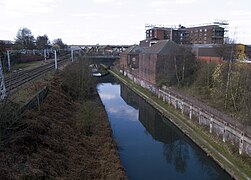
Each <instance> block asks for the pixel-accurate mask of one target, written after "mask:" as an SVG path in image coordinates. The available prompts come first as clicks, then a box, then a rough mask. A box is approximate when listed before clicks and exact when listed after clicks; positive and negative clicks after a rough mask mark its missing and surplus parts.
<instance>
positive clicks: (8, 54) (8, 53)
mask: <svg viewBox="0 0 251 180" xmlns="http://www.w3.org/2000/svg"><path fill="white" fill-rule="evenodd" d="M7 58H8V71H10V50H7Z"/></svg>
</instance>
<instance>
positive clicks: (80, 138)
mask: <svg viewBox="0 0 251 180" xmlns="http://www.w3.org/2000/svg"><path fill="white" fill-rule="evenodd" d="M61 85H62V81H61V78H60V76H59V75H57V76H56V77H55V78H54V79H53V80H52V82H51V83H50V86H49V93H48V96H47V97H46V99H45V100H44V101H43V102H42V104H41V106H40V108H39V110H37V109H32V110H29V111H28V112H26V113H25V114H24V115H23V116H22V118H21V119H20V120H19V121H18V123H17V124H16V125H15V126H13V128H12V129H8V131H7V134H6V136H5V138H4V139H3V142H2V146H1V151H0V172H1V173H0V179H125V172H124V169H123V167H122V166H121V163H120V159H119V155H118V152H117V147H116V144H115V141H114V140H113V138H112V131H111V128H110V125H109V121H108V118H107V115H106V112H105V109H104V107H103V105H102V102H101V100H100V98H99V96H98V95H97V93H94V94H93V95H92V96H91V97H90V98H89V99H88V101H89V102H91V104H92V105H93V106H94V107H92V109H94V111H92V112H93V113H95V114H96V115H94V114H93V116H92V114H89V115H90V116H89V119H88V120H86V119H83V118H86V117H85V116H82V114H86V108H85V107H84V105H83V104H84V103H83V104H80V103H78V102H76V101H73V100H72V98H71V97H70V96H68V95H67V94H66V93H65V92H64V90H63V89H62V86H61ZM87 109H88V108H87ZM92 117H96V119H95V123H91V124H92V126H91V133H87V132H86V131H87V129H86V122H91V121H92ZM89 130H90V129H89Z"/></svg>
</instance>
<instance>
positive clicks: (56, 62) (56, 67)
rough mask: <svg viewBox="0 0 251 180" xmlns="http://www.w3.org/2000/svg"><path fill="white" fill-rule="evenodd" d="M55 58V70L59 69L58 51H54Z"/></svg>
mask: <svg viewBox="0 0 251 180" xmlns="http://www.w3.org/2000/svg"><path fill="white" fill-rule="evenodd" d="M54 56H55V69H56V70H57V69H58V61H57V51H56V50H54Z"/></svg>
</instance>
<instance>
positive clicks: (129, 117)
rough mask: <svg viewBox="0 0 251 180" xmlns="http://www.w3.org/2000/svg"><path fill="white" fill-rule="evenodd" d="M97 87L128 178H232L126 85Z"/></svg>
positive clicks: (107, 83)
mask: <svg viewBox="0 0 251 180" xmlns="http://www.w3.org/2000/svg"><path fill="white" fill-rule="evenodd" d="M97 88H98V93H99V95H100V97H101V100H102V102H103V104H104V106H105V109H106V111H107V114H108V118H109V121H110V124H111V128H112V130H113V136H114V139H115V141H116V142H117V145H118V149H119V154H120V158H121V161H122V165H123V166H124V168H125V170H126V174H127V176H128V177H129V179H132V180H141V179H142V180H147V179H154V180H155V179H158V180H162V179H193V180H194V179H200V180H202V179H220V180H223V179H231V178H230V176H229V175H228V174H227V173H226V172H224V171H223V170H222V169H221V168H220V167H219V166H218V165H217V164H216V163H215V162H214V161H213V160H211V159H210V158H209V157H208V156H207V155H206V154H205V153H204V152H203V151H202V150H201V149H200V148H198V147H197V146H196V145H195V144H194V143H193V142H192V141H191V140H190V139H189V138H188V137H186V136H185V135H184V134H183V133H181V131H180V130H179V129H177V128H176V127H175V126H174V125H173V124H171V123H170V122H169V121H168V120H167V119H165V118H164V117H163V116H162V115H161V114H160V113H159V112H158V111H157V110H155V109H154V108H153V107H152V106H151V105H149V104H148V103H146V102H145V101H144V100H143V99H142V98H140V97H139V96H137V95H136V94H135V93H134V92H132V91H131V90H130V89H128V88H127V87H126V86H125V85H123V84H119V83H109V82H106V83H100V84H98V86H97Z"/></svg>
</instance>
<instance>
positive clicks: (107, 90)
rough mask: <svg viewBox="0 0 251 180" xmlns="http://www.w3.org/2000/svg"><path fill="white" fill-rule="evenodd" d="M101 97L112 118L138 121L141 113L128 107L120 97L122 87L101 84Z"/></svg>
mask: <svg viewBox="0 0 251 180" xmlns="http://www.w3.org/2000/svg"><path fill="white" fill-rule="evenodd" d="M101 88H102V91H101V90H100V91H99V95H100V97H101V99H102V101H103V102H108V101H109V103H104V104H105V106H106V111H107V113H108V114H111V116H114V117H117V118H120V119H123V118H124V119H125V120H129V121H138V115H139V111H138V110H136V109H134V108H133V107H131V106H128V105H127V104H126V103H125V102H124V100H123V99H122V98H121V97H120V85H112V84H105V85H104V84H100V85H99V86H98V89H101Z"/></svg>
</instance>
